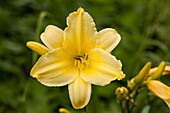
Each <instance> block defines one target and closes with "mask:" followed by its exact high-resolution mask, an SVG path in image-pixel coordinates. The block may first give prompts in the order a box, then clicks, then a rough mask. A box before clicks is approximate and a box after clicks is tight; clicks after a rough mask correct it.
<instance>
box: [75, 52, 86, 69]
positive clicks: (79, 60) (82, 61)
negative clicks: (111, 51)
mask: <svg viewBox="0 0 170 113" xmlns="http://www.w3.org/2000/svg"><path fill="white" fill-rule="evenodd" d="M74 59H75V60H74V65H75V66H77V67H78V68H79V69H80V70H81V69H83V68H84V67H85V65H86V66H88V65H89V58H88V55H85V54H84V55H83V56H80V55H78V56H75V57H74Z"/></svg>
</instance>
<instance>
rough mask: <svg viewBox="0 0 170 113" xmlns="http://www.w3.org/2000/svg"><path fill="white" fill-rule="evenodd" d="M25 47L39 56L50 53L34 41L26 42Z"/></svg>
mask: <svg viewBox="0 0 170 113" xmlns="http://www.w3.org/2000/svg"><path fill="white" fill-rule="evenodd" d="M26 46H27V47H29V48H30V49H32V50H33V51H35V52H36V53H38V54H39V55H43V54H46V53H47V52H49V51H50V50H49V49H48V48H47V47H45V46H44V45H42V44H40V43H37V42H34V41H28V42H27V44H26Z"/></svg>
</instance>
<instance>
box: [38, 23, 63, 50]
mask: <svg viewBox="0 0 170 113" xmlns="http://www.w3.org/2000/svg"><path fill="white" fill-rule="evenodd" d="M63 39H64V37H63V30H62V29H60V28H58V27H56V26H54V25H48V26H47V27H46V29H45V32H44V33H42V34H41V40H42V42H43V43H44V44H45V45H46V46H47V47H48V48H49V49H51V50H53V49H56V48H59V47H62V46H63Z"/></svg>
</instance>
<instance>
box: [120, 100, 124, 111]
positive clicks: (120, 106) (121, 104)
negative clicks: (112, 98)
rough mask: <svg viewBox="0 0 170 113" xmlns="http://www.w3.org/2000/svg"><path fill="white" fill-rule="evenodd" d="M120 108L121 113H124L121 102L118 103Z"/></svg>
mask: <svg viewBox="0 0 170 113" xmlns="http://www.w3.org/2000/svg"><path fill="white" fill-rule="evenodd" d="M120 108H121V111H122V113H124V109H123V105H122V101H120Z"/></svg>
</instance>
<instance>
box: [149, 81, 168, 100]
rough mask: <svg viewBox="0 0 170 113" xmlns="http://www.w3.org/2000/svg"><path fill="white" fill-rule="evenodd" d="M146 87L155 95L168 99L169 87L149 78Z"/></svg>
mask: <svg viewBox="0 0 170 113" xmlns="http://www.w3.org/2000/svg"><path fill="white" fill-rule="evenodd" d="M148 89H149V90H150V91H151V92H152V93H153V94H154V95H156V96H158V97H160V98H162V99H170V87H168V86H166V85H165V84H163V83H162V82H160V81H157V80H150V81H149V82H148Z"/></svg>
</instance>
